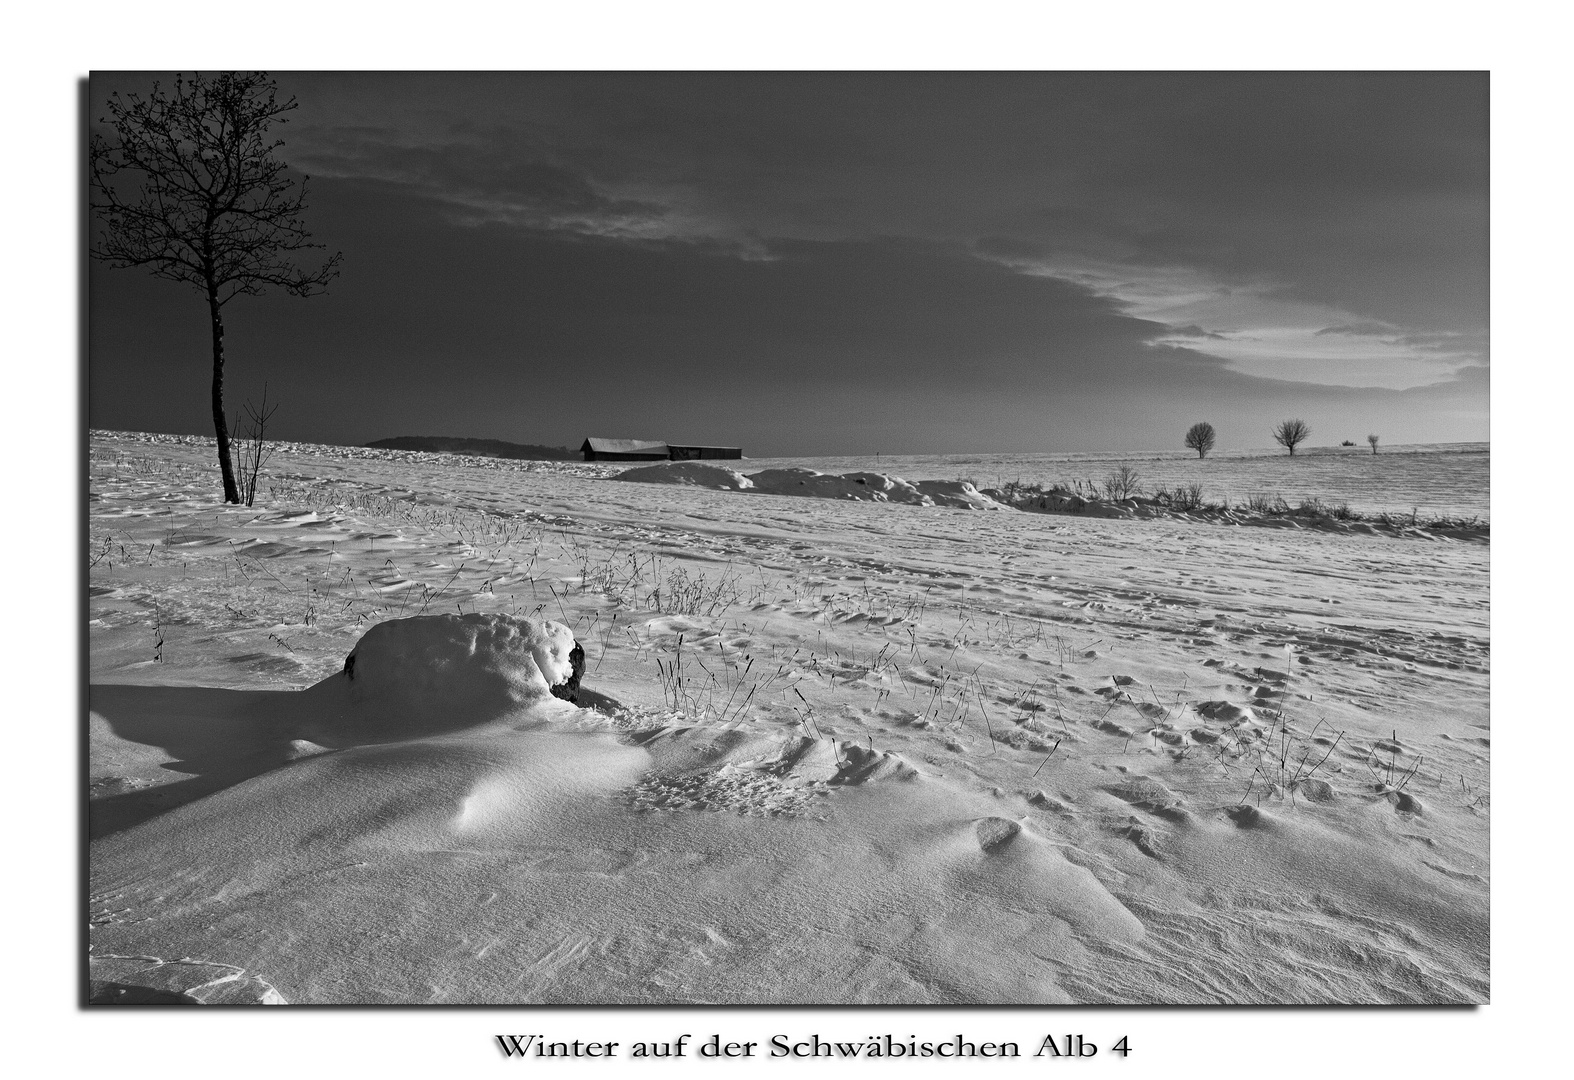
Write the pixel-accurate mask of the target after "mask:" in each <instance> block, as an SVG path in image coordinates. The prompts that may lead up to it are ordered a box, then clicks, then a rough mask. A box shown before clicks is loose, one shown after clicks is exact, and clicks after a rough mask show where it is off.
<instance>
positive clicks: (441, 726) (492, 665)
mask: <svg viewBox="0 0 1574 1080" xmlns="http://www.w3.org/2000/svg"><path fill="white" fill-rule="evenodd" d="M575 649H576V645H575V642H574V634H573V632H572V631H571V630H569V628H568V627H566V626H564V625H562V624H561V623H556V622H547V621H543V622H532V621H531V620H529V619H520V618H515V617H513V616H510V615H482V614H475V613H472V614H469V615H421V616H416V617H414V618H408V619H389V620H388V621H387V622H381V623H378V624H377V625H376V626H373V627H372V628H371V629H370V630H368V631H367V632H366V633H365V635H363V636H362V638H361V640H360V641H358V642H356V645H355V648H354V649H353V650H352V651H351V652H350V655H349V656H348V657H347V658H346V659H345V661H344V670H343V671H342V672H340V673H339V674H337V675H334V676H332V677H330V678H328V679H325V680H324V681H323V682H320V683H318V684H317V685H316V686H314V687H312V688H311V690H310V691H308V693H311V694H312V695H313V696H314V698H315V699H316V703H317V705H318V708H317V709H315V710H314V712H315V713H316V714H317V715H316V720H317V722H316V723H314V724H313V725H311V726H310V728H309V729H308V730H306V731H305V732H304V733H303V734H304V737H306V738H308V739H310V741H312V742H314V743H317V744H319V745H322V746H328V747H335V748H338V747H343V746H347V745H358V744H362V743H370V742H389V741H395V740H400V739H409V738H420V737H423V736H428V735H437V734H445V733H449V732H453V731H459V730H462V729H465V728H472V727H476V726H479V725H481V724H485V723H489V722H491V721H494V720H497V719H499V718H501V717H503V716H507V715H511V714H518V713H521V712H523V711H525V710H536V711H538V712H539V711H542V710H545V711H546V712H554V711H560V710H572V709H573V706H572V705H570V704H569V703H568V702H565V701H559V700H558V698H557V697H555V696H554V695H553V693H552V688H553V687H555V686H565V685H570V684H571V683H572V681H573V679H574V676H575V674H576V673H575V671H574V659H573V653H574V652H575Z"/></svg>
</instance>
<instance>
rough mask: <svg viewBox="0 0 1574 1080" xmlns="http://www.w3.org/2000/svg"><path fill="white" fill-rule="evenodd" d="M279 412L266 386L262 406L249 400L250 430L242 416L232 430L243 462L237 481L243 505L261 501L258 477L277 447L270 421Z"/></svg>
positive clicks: (234, 444) (235, 446) (248, 424)
mask: <svg viewBox="0 0 1574 1080" xmlns="http://www.w3.org/2000/svg"><path fill="white" fill-rule="evenodd" d="M278 411H279V407H278V406H277V405H269V404H268V384H267V383H263V384H262V405H261V406H256V405H253V404H252V403H251V400H250V399H249V398H248V399H247V401H246V419H247V421H248V422H247V426H246V428H245V430H242V429H241V424H240V414H238V413H237V414H236V416H235V423H234V426H233V427H231V428H230V445H231V446H232V447H233V448H236V449H237V450H238V451H239V452H238V453H237V454H236V455H235V456H236V457H237V458H239V459H240V475H239V476H238V477H237V478H236V479H237V481H238V487H239V488H240V497H241V501H242V502H244V503H245V504H246V505H247V506H251V505H252V504H253V503H254V502H255V501H256V499H257V477H258V476H260V475H261V474H262V467H263V466H264V465H266V464H267V463H268V459H269V458H271V457H272V456H273V447H272V446H271V445H269V443H268V421H269V420H272V419H273V414H274V413H276V412H278Z"/></svg>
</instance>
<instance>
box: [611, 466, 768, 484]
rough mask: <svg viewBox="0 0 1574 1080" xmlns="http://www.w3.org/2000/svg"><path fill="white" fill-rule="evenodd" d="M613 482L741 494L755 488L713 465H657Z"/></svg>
mask: <svg viewBox="0 0 1574 1080" xmlns="http://www.w3.org/2000/svg"><path fill="white" fill-rule="evenodd" d="M616 479H618V480H633V481H636V482H638V483H643V484H688V485H690V486H692V487H703V488H715V489H717V490H719V491H742V490H744V489H746V488H752V487H753V486H754V484H753V482H752V481H751V480H750V479H749V478H748V477H747V476H744V475H743V474H742V473H740V472H736V471H734V470H732V469H728V468H726V467H724V466H721V465H712V464H711V463H710V462H708V461H667V462H663V463H661V464H660V465H644V466H641V467H640V468H637V469H629V470H628V471H627V472H621V473H619V474H618V475H617V477H616Z"/></svg>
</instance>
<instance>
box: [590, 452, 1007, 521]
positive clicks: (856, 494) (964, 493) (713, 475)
mask: <svg viewBox="0 0 1574 1080" xmlns="http://www.w3.org/2000/svg"><path fill="white" fill-rule="evenodd" d="M616 479H619V480H630V481H634V482H636V483H644V484H686V485H689V486H691V487H703V488H714V489H716V490H718V491H751V492H756V493H759V494H762V495H802V496H807V497H809V498H815V499H851V500H854V501H858V502H894V503H908V504H910V505H913V506H950V507H957V508H961V509H965V510H1004V509H1006V507H1005V506H1003V505H1001V504H1000V503H998V502H996V501H995V500H994V499H991V498H990V497H989V496H987V495H984V494H982V493H980V492H979V490H978V489H977V488H975V487H974V486H973V485H972V484H971V483H969V482H968V481H966V480H916V481H907V480H903V479H902V478H901V477H900V476H888V475H886V474H885V473H877V472H851V473H840V474H832V473H823V472H818V471H816V470H814V469H803V468H786V469H762V470H761V471H759V472H754V473H749V474H747V475H745V474H743V473H740V472H738V471H736V470H734V469H729V468H726V467H725V466H721V465H713V464H711V463H710V462H705V461H673V462H663V463H662V464H659V465H645V466H641V467H639V468H635V469H629V470H627V471H626V472H622V473H619V474H618V476H617V477H616Z"/></svg>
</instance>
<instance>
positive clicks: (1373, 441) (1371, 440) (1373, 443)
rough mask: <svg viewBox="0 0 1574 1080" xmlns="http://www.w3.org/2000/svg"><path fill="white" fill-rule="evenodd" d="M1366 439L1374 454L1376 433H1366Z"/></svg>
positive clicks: (1375, 451)
mask: <svg viewBox="0 0 1574 1080" xmlns="http://www.w3.org/2000/svg"><path fill="white" fill-rule="evenodd" d="M1366 441H1367V442H1369V443H1371V444H1372V453H1374V454H1375V453H1377V436H1376V435H1368V436H1367V437H1366Z"/></svg>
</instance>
